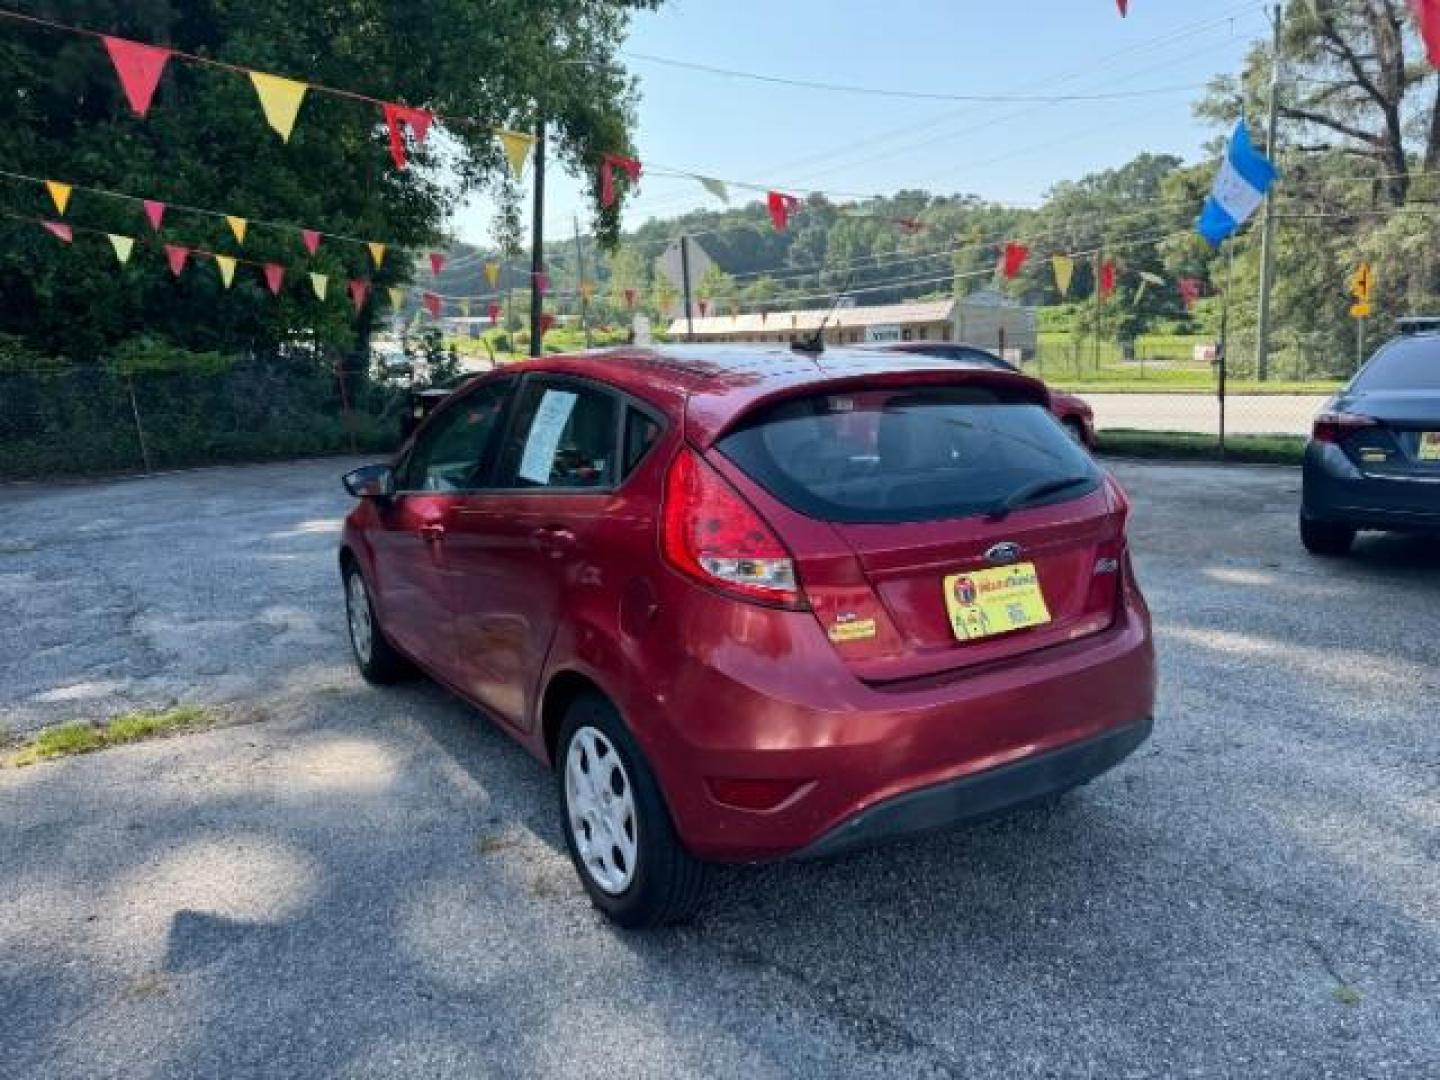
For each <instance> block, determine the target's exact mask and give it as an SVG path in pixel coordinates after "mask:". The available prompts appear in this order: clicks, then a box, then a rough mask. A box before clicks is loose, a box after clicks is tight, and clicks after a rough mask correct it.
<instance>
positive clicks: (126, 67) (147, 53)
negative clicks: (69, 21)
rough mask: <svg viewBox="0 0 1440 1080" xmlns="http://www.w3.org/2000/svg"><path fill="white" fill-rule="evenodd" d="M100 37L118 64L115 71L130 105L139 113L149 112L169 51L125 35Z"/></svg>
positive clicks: (112, 61)
mask: <svg viewBox="0 0 1440 1080" xmlns="http://www.w3.org/2000/svg"><path fill="white" fill-rule="evenodd" d="M100 40H102V41H103V42H105V51H106V52H108V53H109V54H110V62H111V63H112V64H114V65H115V74H116V75H118V76H119V77H120V86H121V88H122V89H123V90H124V91H125V99H126V100H127V101H129V102H130V108H132V109H134V110H135V115H136V116H144V115H145V114H146V113H147V112H149V111H150V101H151V99H152V98H153V97H154V96H155V86H156V84H157V83H158V82H159V81H160V75H161V73H162V72H163V71H164V70H165V63H166V61H168V60H169V59H170V50H169V49H161V48H157V47H156V46H154V45H142V44H140V42H138V41H129V40H127V39H126V38H117V37H106V36H104V35H101V39H100Z"/></svg>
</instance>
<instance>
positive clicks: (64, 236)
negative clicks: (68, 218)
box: [40, 221, 75, 244]
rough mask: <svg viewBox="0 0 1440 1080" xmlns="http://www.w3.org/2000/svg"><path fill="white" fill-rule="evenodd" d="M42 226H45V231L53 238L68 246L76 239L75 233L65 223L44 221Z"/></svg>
mask: <svg viewBox="0 0 1440 1080" xmlns="http://www.w3.org/2000/svg"><path fill="white" fill-rule="evenodd" d="M40 224H42V225H44V226H45V231H46V232H48V233H49V234H50V235H51V236H54V237H57V238H59V239H61V240H63V241H65V243H67V244H68V243H70V242H71V241H72V240H74V239H75V231H74V230H73V229H71V228H70V226H69V225H67V224H65V222H63V221H42V222H41V223H40Z"/></svg>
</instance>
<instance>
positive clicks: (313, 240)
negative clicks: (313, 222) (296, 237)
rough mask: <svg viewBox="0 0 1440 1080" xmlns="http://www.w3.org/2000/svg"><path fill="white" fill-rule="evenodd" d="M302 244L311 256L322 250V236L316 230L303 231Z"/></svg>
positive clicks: (301, 235)
mask: <svg viewBox="0 0 1440 1080" xmlns="http://www.w3.org/2000/svg"><path fill="white" fill-rule="evenodd" d="M300 242H301V243H302V244H304V245H305V250H306V251H308V252H309V253H310V254H311V255H314V254H315V252H317V251H319V250H320V234H319V233H318V232H316V231H315V230H314V229H301V230H300Z"/></svg>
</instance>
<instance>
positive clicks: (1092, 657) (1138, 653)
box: [631, 587, 1155, 862]
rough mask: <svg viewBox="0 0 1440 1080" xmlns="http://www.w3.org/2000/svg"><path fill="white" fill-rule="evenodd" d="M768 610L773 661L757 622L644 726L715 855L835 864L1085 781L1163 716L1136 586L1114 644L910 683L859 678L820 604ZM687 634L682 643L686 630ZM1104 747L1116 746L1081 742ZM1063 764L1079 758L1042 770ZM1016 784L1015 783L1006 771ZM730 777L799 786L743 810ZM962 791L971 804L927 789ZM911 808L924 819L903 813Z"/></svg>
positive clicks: (646, 741)
mask: <svg viewBox="0 0 1440 1080" xmlns="http://www.w3.org/2000/svg"><path fill="white" fill-rule="evenodd" d="M732 606H736V607H738V606H740V605H733V604H732ZM717 615H718V611H717ZM750 617H751V618H753V617H754V615H753V609H752V613H751V616H750ZM764 618H766V619H767V620H771V622H770V627H769V629H770V632H768V633H764V634H759V633H757V632H756V628H755V626H754V625H753V624H752V625H750V626H749V627H748V629H749V640H751V641H755V642H756V643H757V644H760V645H762V646H765V647H766V651H765V652H764V653H763V654H755V655H752V654H750V653H749V652H748V651H747V650H744V649H742V648H741V642H742V641H743V640H745V629H746V627H745V625H744V624H743V623H742V624H739V625H737V626H736V628H735V632H734V633H733V635H727V637H728V638H729V641H730V645H729V647H728V648H727V649H725V650H723V651H713V650H712V651H711V652H709V653H707V654H705V655H697V656H691V657H689V658H688V661H687V660H685V659H681V658H680V657H678V656H677V657H675V658H674V659H673V660H672V661H670V662H668V663H667V665H666V668H667V670H669V671H670V672H671V673H672V677H671V678H670V679H667V680H666V686H665V688H664V694H663V697H664V700H663V704H661V703H659V702H658V701H657V702H656V705H655V707H654V708H653V711H651V712H649V714H648V715H647V716H644V717H641V718H640V719H641V723H640V724H639V725H638V727H639V728H640V729H641V730H638V731H637V734H639V735H640V736H641V741H642V744H643V745H644V747H645V750H646V754H647V757H648V758H649V759H650V761H651V763H652V765H653V766H654V767H655V770H656V772H657V774H658V775H659V779H660V782H661V786H662V788H663V790H664V792H665V795H666V800H667V803H668V804H669V806H670V810H671V814H672V817H673V818H674V820H675V825H676V828H677V831H678V832H679V834H680V837H681V838H682V840H683V841H684V842H685V844H686V845H687V846H688V847H689V848H690V850H691V851H693V852H694V853H695V854H696V855H697V856H699V857H701V858H705V859H711V860H715V861H722V862H753V861H763V860H769V859H776V858H785V857H789V856H792V855H795V854H797V853H800V852H804V853H805V854H807V855H808V854H815V853H816V852H817V850H818V851H819V853H822V854H828V853H830V851H831V850H832V849H841V848H843V847H849V846H852V844H851V842H850V841H849V840H848V839H845V840H843V841H842V840H841V839H832V840H827V839H825V838H827V837H831V836H836V837H844V838H848V837H849V836H851V835H852V832H855V831H856V830H858V834H859V835H862V836H863V839H861V840H860V841H859V842H862V843H870V842H874V841H875V840H879V839H882V838H884V837H886V836H888V835H892V834H894V835H900V834H903V833H904V832H908V831H911V829H912V827H914V826H915V822H916V821H919V822H920V823H921V824H920V825H919V826H918V827H922V828H925V827H930V823H931V822H932V821H934V823H937V824H939V823H946V822H949V821H963V820H966V819H968V818H970V817H973V816H975V815H976V814H983V813H988V812H991V809H994V810H999V809H1003V808H1004V807H1006V806H1009V805H1013V804H1015V803H1017V802H1023V801H1025V800H1026V799H1028V798H1032V797H1035V796H1038V795H1043V794H1045V793H1047V792H1053V791H1059V790H1063V788H1065V787H1069V786H1072V785H1073V784H1075V783H1082V782H1084V780H1086V779H1089V778H1090V777H1091V776H1094V775H1098V774H1099V773H1100V772H1103V771H1104V770H1105V769H1106V768H1109V767H1110V766H1111V765H1113V764H1114V763H1115V762H1116V761H1119V760H1120V759H1121V758H1123V757H1124V756H1125V754H1126V753H1129V751H1130V750H1131V749H1133V748H1134V745H1137V744H1138V742H1139V741H1140V739H1143V737H1144V733H1148V730H1149V728H1148V722H1147V721H1144V720H1142V719H1140V718H1144V717H1150V716H1152V715H1153V711H1154V704H1155V660H1154V651H1153V647H1152V645H1151V639H1150V624H1149V615H1148V612H1147V611H1146V610H1145V606H1144V601H1143V600H1142V599H1141V598H1140V596H1139V593H1138V592H1136V591H1135V590H1134V589H1133V587H1127V589H1126V603H1125V605H1124V609H1123V612H1122V614H1121V615H1120V616H1118V617H1117V620H1116V622H1115V624H1114V625H1113V626H1112V627H1111V628H1110V629H1109V630H1106V631H1104V632H1102V633H1100V634H1095V635H1093V636H1091V637H1087V638H1083V639H1080V640H1077V641H1073V642H1070V643H1067V644H1064V645H1057V646H1053V647H1051V648H1047V649H1042V650H1038V651H1036V652H1033V653H1029V654H1026V655H1024V656H1022V657H1018V658H1016V659H1015V660H1013V661H1006V662H1000V663H996V664H992V665H987V666H985V667H982V668H977V669H973V670H962V671H960V672H956V673H955V674H954V675H953V676H950V677H947V678H938V679H930V680H917V681H915V682H914V683H907V684H904V685H902V686H874V685H870V684H866V683H863V682H861V681H860V680H859V679H857V678H856V677H855V676H854V675H852V674H851V673H850V672H849V671H848V670H846V669H845V667H844V665H843V664H842V663H840V661H839V660H838V658H837V656H836V653H835V650H834V647H833V646H832V645H831V644H830V642H829V641H828V640H826V638H825V636H824V634H823V632H821V630H820V628H819V624H818V623H817V621H816V620H815V618H814V617H813V616H812V615H811V614H809V613H808V612H771V613H766V615H765V616H764ZM670 640H672V641H674V643H675V646H676V648H677V649H683V634H680V635H677V636H676V638H672V639H670ZM777 654H778V655H781V656H783V657H784V663H781V664H777V663H776V662H775V656H776V655H777ZM675 672H678V673H679V674H678V676H676V675H674V673H675ZM797 672H804V673H805V678H804V679H797V677H796V673H797ZM631 715H632V716H634V715H635V714H634V713H632V714H631ZM1137 723H1138V724H1139V725H1140V726H1141V727H1142V728H1143V732H1142V733H1141V734H1139V735H1138V737H1137V736H1136V734H1135V733H1136V732H1137V730H1139V729H1137ZM1132 739H1133V742H1130V743H1129V745H1128V746H1127V745H1126V743H1127V741H1128V740H1132ZM1092 744H1093V745H1094V746H1098V747H1103V748H1105V749H1102V750H1098V751H1097V750H1090V751H1087V750H1084V749H1082V748H1083V747H1086V746H1090V745H1092ZM1121 747H1123V750H1121V749H1117V748H1121ZM1070 750H1073V755H1071V754H1066V753H1065V752H1066V751H1070ZM1055 754H1065V756H1063V757H1057V758H1054V759H1053V762H1054V763H1053V764H1050V765H1046V764H1042V762H1044V761H1046V760H1047V759H1051V757H1052V755H1055ZM1097 755H1098V756H1097ZM1023 766H1032V767H1031V768H1023ZM1006 770H1013V771H1006ZM986 776H989V777H990V779H988V780H986V779H983V778H984V777H986ZM1005 777H1014V778H1016V779H1014V780H1013V782H1012V781H1010V780H1004V781H1003V782H1002V780H1001V779H997V778H1005ZM717 781H720V782H722V783H732V782H734V781H741V782H744V781H763V782H774V783H775V785H776V788H777V790H781V791H788V792H789V793H788V794H785V795H784V796H783V797H782V798H781V801H779V802H778V804H777V805H774V806H771V807H766V808H763V809H754V808H743V807H740V806H736V805H732V802H729V801H726V800H724V799H722V798H720V797H718V795H717V791H718V790H719V789H718V788H717ZM786 782H789V783H791V784H793V788H789V789H787V788H785V786H784V785H785V783H786ZM967 783H974V784H975V785H977V786H975V787H973V788H971V787H965V785H966V784H967ZM962 788H963V789H964V791H965V792H966V793H965V794H964V795H963V796H962V795H959V794H955V795H946V796H937V795H933V794H932V795H930V796H928V797H927V796H926V795H925V794H924V793H927V792H931V793H933V792H935V791H941V790H947V789H948V790H951V791H953V792H960V791H961V790H962ZM1007 788H1008V790H1004V789H1007ZM719 794H724V792H723V791H720V792H719ZM905 800H914V802H915V805H917V806H920V807H923V809H915V810H905V811H903V812H902V811H901V810H898V809H895V807H903V806H908V805H910V804H909V803H907V802H906V801H905ZM885 807H891V808H890V809H882V808H885ZM935 819H939V820H935ZM857 821H858V822H863V823H864V824H863V825H853V824H847V823H850V822H857Z"/></svg>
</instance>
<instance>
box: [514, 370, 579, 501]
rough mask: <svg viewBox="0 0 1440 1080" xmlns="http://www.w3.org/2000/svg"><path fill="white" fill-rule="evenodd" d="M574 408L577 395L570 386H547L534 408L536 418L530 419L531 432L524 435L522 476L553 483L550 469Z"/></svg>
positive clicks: (538, 482) (523, 478)
mask: <svg viewBox="0 0 1440 1080" xmlns="http://www.w3.org/2000/svg"><path fill="white" fill-rule="evenodd" d="M574 411H575V395H574V394H572V393H570V392H569V391H568V390H546V391H545V395H544V396H543V397H542V398H541V399H540V407H539V408H538V409H536V410H535V419H534V420H532V421H531V422H530V434H529V435H528V436H527V437H526V439H525V453H524V455H522V456H521V458H520V479H522V480H529V481H530V482H531V483H532V484H548V483H550V471H551V469H552V468H553V467H554V465H555V451H556V450H557V449H559V447H560V436H561V435H563V434H564V433H565V427H566V425H567V424H569V423H570V414H571V413H572V412H574Z"/></svg>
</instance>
